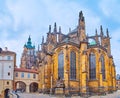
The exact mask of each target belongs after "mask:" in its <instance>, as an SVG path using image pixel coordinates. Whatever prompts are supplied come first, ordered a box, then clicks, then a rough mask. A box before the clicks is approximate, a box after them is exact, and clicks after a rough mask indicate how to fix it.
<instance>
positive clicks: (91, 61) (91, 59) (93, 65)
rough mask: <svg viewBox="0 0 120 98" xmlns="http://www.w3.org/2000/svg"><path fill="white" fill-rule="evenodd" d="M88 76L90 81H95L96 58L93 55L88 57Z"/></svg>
mask: <svg viewBox="0 0 120 98" xmlns="http://www.w3.org/2000/svg"><path fill="white" fill-rule="evenodd" d="M89 76H90V79H96V57H95V54H94V53H91V54H90V55H89Z"/></svg>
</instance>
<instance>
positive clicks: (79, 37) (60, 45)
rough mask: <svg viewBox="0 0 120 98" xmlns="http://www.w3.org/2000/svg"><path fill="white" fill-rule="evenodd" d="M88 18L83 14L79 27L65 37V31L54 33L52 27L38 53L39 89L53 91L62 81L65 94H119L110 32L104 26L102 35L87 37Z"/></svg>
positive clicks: (79, 20)
mask: <svg viewBox="0 0 120 98" xmlns="http://www.w3.org/2000/svg"><path fill="white" fill-rule="evenodd" d="M85 28H86V27H85V18H84V16H83V13H82V11H81V12H80V13H79V19H78V26H77V27H76V28H75V29H74V30H70V31H69V33H68V34H67V35H65V34H63V33H62V31H61V27H59V30H57V25H56V23H55V24H54V29H53V31H52V30H51V25H50V26H49V31H48V33H47V38H46V40H44V37H43V38H42V43H41V50H39V51H38V53H37V64H38V66H39V70H38V72H39V77H38V78H39V89H40V90H42V91H47V90H48V91H49V89H52V91H53V89H54V88H56V87H57V82H58V81H59V80H62V82H63V84H64V88H65V93H66V94H67V93H70V92H72V90H74V91H76V92H81V93H86V92H88V91H89V92H97V91H99V89H100V88H102V89H103V90H104V91H106V92H109V91H114V90H116V78H115V77H116V71H115V65H114V61H113V56H112V55H111V46H110V36H109V32H108V29H107V30H106V33H105V34H104V32H103V29H102V26H100V33H99V34H98V32H97V30H96V31H95V35H94V36H88V35H86V32H85V31H86V30H85Z"/></svg>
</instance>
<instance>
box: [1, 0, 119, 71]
mask: <svg viewBox="0 0 120 98" xmlns="http://www.w3.org/2000/svg"><path fill="white" fill-rule="evenodd" d="M81 10H82V11H83V14H84V16H85V21H86V34H87V33H88V34H89V35H94V34H95V29H98V32H99V27H100V25H103V30H104V33H105V32H106V28H108V29H109V32H110V36H111V38H112V39H111V50H112V54H113V57H114V61H115V65H116V71H117V73H120V52H119V51H120V27H119V26H120V18H119V17H120V11H119V10H120V1H119V0H0V47H2V48H4V47H6V46H7V47H8V49H9V50H12V51H15V52H16V53H17V66H19V65H20V57H21V53H22V51H23V46H24V44H25V42H26V41H27V38H28V36H29V35H31V37H32V42H33V44H35V45H36V49H37V45H38V44H40V43H41V38H42V36H46V33H47V32H48V26H49V25H52V29H53V25H54V22H56V23H57V27H59V26H61V28H62V32H63V33H64V34H67V33H68V30H69V28H70V27H71V29H74V28H75V27H76V26H77V23H78V14H79V12H80V11H81ZM105 34H106V33H105Z"/></svg>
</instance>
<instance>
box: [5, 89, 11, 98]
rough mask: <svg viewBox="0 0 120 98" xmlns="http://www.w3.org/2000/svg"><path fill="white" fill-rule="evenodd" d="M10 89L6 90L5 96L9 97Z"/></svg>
mask: <svg viewBox="0 0 120 98" xmlns="http://www.w3.org/2000/svg"><path fill="white" fill-rule="evenodd" d="M9 90H10V89H8V88H7V89H5V90H4V98H9Z"/></svg>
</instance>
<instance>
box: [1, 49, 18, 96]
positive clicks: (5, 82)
mask: <svg viewBox="0 0 120 98" xmlns="http://www.w3.org/2000/svg"><path fill="white" fill-rule="evenodd" d="M0 50H1V51H0V94H3V93H5V92H8V90H9V89H13V80H14V79H13V78H14V77H13V75H14V67H15V65H16V53H15V52H12V51H9V50H7V48H5V50H2V49H0Z"/></svg>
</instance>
